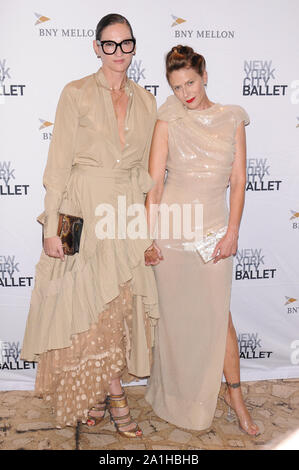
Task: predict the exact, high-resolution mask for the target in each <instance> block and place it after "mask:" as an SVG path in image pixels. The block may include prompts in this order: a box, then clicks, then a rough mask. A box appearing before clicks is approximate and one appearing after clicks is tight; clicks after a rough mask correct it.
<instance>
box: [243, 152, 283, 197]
mask: <svg viewBox="0 0 299 470" xmlns="http://www.w3.org/2000/svg"><path fill="white" fill-rule="evenodd" d="M269 178H270V165H269V161H268V158H248V159H247V185H246V191H279V190H280V185H281V183H282V180H270V179H269Z"/></svg>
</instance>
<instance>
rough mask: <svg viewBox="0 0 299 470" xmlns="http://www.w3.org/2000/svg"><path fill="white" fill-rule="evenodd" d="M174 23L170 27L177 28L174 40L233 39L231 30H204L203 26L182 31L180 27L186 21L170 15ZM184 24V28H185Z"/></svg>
mask: <svg viewBox="0 0 299 470" xmlns="http://www.w3.org/2000/svg"><path fill="white" fill-rule="evenodd" d="M171 17H172V19H173V20H174V22H172V24H171V27H175V26H176V27H177V29H174V30H173V31H174V37H175V38H176V39H178V38H180V39H181V38H182V39H185V38H187V39H234V37H235V31H234V30H231V29H210V28H205V27H203V25H198V24H196V25H192V26H190V29H183V28H180V26H181V25H182V24H183V23H186V22H187V20H185V19H183V18H181V17H179V16H174V15H171ZM185 26H186V25H185V24H184V26H183V27H184V28H185Z"/></svg>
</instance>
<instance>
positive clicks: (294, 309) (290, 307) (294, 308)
mask: <svg viewBox="0 0 299 470" xmlns="http://www.w3.org/2000/svg"><path fill="white" fill-rule="evenodd" d="M285 299H286V302H285V304H284V305H285V306H286V313H287V314H294V313H299V306H298V305H296V303H297V304H298V299H295V298H294V297H287V296H286V295H285ZM294 304H295V305H294Z"/></svg>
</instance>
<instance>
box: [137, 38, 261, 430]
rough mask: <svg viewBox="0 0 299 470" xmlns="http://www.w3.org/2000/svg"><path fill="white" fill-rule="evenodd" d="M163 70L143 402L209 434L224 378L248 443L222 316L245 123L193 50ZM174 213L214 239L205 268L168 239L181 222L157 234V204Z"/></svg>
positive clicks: (228, 324) (177, 51) (154, 151)
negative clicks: (156, 310)
mask: <svg viewBox="0 0 299 470" xmlns="http://www.w3.org/2000/svg"><path fill="white" fill-rule="evenodd" d="M166 68H167V78H168V81H169V83H170V85H171V87H172V89H173V91H174V95H173V96H170V97H169V98H168V99H167V100H166V102H165V103H164V104H163V105H162V106H161V107H160V109H159V111H158V121H157V124H156V127H155V131H154V136H153V142H152V148H151V153H150V162H149V172H150V175H151V176H152V178H153V179H154V181H155V182H156V184H155V186H154V187H153V189H151V191H149V193H148V195H147V199H146V207H147V212H148V214H150V210H151V207H154V206H152V205H153V204H156V205H159V204H160V207H159V212H158V217H157V218H156V225H155V223H154V222H155V214H154V212H153V213H152V214H151V217H152V218H151V219H149V223H150V228H151V233H152V236H153V235H154V233H155V230H157V232H156V233H157V237H156V238H157V239H158V242H157V243H156V242H154V243H153V246H152V249H149V250H148V251H147V254H146V260H147V263H148V264H152V265H155V274H156V280H157V286H158V294H159V305H160V315H161V318H160V320H159V323H158V326H157V337H156V341H155V348H154V362H153V370H152V373H151V377H150V381H149V387H148V390H147V394H146V399H147V400H148V401H149V403H151V405H152V406H153V409H154V411H155V412H156V413H157V414H158V415H159V416H160V417H161V418H163V419H165V420H167V421H169V422H171V423H174V424H176V425H178V426H182V427H184V428H188V429H195V430H203V429H207V428H209V427H210V425H211V423H212V420H213V417H214V413H215V408H216V404H217V397H218V393H219V389H220V385H221V379H222V373H223V371H224V374H225V377H226V380H227V384H228V389H227V391H226V395H225V400H226V402H227V404H228V405H230V406H231V407H232V408H234V410H235V411H236V413H237V415H238V418H239V423H240V426H241V428H242V429H243V430H244V431H246V432H247V433H249V434H251V435H256V434H257V433H258V427H257V426H256V425H255V424H254V423H253V422H252V420H251V417H250V415H249V413H248V410H247V408H246V406H245V404H244V401H243V398H242V393H241V388H240V366H239V353H238V344H237V338H236V333H235V330H234V327H233V324H232V320H231V316H230V314H229V310H230V296H231V281H232V266H233V258H232V255H233V254H235V253H236V250H237V239H238V231H239V224H240V220H241V214H242V210H243V204H244V189H245V182H246V174H245V170H246V144H245V130H244V124H248V122H249V118H248V115H247V113H246V112H245V111H244V109H243V108H241V107H240V106H234V105H221V104H219V103H212V102H211V101H210V100H209V99H208V97H207V95H206V91H205V84H206V82H207V73H206V69H205V60H204V58H203V57H202V56H201V55H199V54H196V53H195V52H194V51H193V49H192V48H189V47H187V46H186V47H183V46H177V47H175V48H173V49H172V51H170V52H169V53H168V55H167V59H166ZM165 169H166V170H167V179H166V182H165V178H164V176H165ZM228 185H229V186H230V210H229V211H228V208H227V204H226V190H227V187H228ZM172 204H177V205H178V206H179V207H181V208H183V204H189V205H190V207H191V208H192V210H193V219H192V220H193V222H192V223H193V225H192V230H193V232H194V234H195V233H196V230H202V235H203V236H204V237H205V236H206V235H207V234H208V233H210V232H217V231H219V233H221V231H222V235H221V237H220V238H219V241H218V243H217V244H216V246H215V245H214V247H215V248H214V250H213V251H214V253H212V256H213V257H214V259H213V260H210V261H208V262H204V261H203V259H202V258H201V256H200V255H199V253H198V252H197V251H196V246H197V245H196V243H195V241H196V240H195V241H190V239H189V238H188V237H187V236H186V235H185V233H184V232H183V234H182V235H181V236H180V237H178V235H177V234H175V232H174V228H176V229H177V228H181V229H183V224H184V223H185V222H186V221H184V222H183V223H182V221H183V216H182V219H181V222H180V223H179V225H177V224H176V225H175V222H174V221H175V219H174V217H172V218H168V222H169V236H167V237H166V235H164V236H163V235H162V226H163V220H162V219H163V217H164V216H165V212H164V215H162V214H163V213H162V205H167V206H168V207H169V208H170V206H171V205H172ZM197 204H198V205H200V207H201V208H202V209H203V217H202V220H200V219H197V220H196V219H195V207H196V205H197ZM181 213H182V214H183V215H184V213H183V210H182V212H181ZM198 221H199V222H198ZM165 222H167V220H165V219H164V223H165ZM180 224H181V226H180ZM196 224H197V225H196ZM226 227H227V228H226Z"/></svg>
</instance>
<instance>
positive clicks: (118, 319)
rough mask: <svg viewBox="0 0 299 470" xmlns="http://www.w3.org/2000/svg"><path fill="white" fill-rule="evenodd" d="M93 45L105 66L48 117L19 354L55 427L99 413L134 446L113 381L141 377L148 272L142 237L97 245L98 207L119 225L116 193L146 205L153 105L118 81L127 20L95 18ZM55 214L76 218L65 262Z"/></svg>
mask: <svg viewBox="0 0 299 470" xmlns="http://www.w3.org/2000/svg"><path fill="white" fill-rule="evenodd" d="M96 39H97V40H95V41H94V50H95V52H96V54H97V56H98V57H100V58H101V60H102V67H101V68H100V69H99V70H98V71H97V72H96V73H94V74H92V75H89V76H87V77H84V78H82V79H80V80H75V81H72V82H70V83H68V84H67V85H66V86H65V88H64V89H63V91H62V94H61V97H60V100H59V103H58V107H57V111H56V117H55V125H54V132H53V137H52V141H51V144H50V149H49V155H48V161H47V165H46V169H45V173H44V185H45V187H46V196H45V211H44V212H43V213H42V214H41V215H40V216H39V217H38V220H39V221H40V222H41V223H42V224H43V228H44V245H43V250H42V253H41V257H40V260H39V262H38V263H37V265H36V273H35V286H34V290H33V292H32V297H31V304H30V312H29V316H28V320H27V325H26V332H25V337H24V342H23V348H22V353H21V357H22V358H23V359H24V360H28V361H38V363H39V364H38V370H37V377H36V384H35V391H36V393H37V394H38V395H39V396H42V397H43V398H44V399H45V400H46V401H47V402H48V403H49V404H51V405H52V408H53V411H54V412H55V414H56V418H57V427H64V426H66V425H71V426H73V425H76V424H77V421H81V422H82V423H86V422H87V424H89V425H94V424H97V423H98V422H99V421H100V420H101V419H102V418H103V416H104V414H105V411H106V408H108V410H109V412H110V416H111V419H112V420H113V421H114V423H115V426H116V429H117V431H118V432H120V433H121V434H122V435H124V436H127V437H136V436H140V435H141V434H142V431H141V430H140V428H139V427H138V425H137V424H136V423H135V422H133V421H132V420H131V418H130V414H129V408H128V405H127V401H126V398H125V395H124V391H123V389H122V387H121V382H120V379H121V378H122V381H125V382H129V381H131V380H134V379H136V377H145V376H148V375H149V373H150V367H151V347H152V337H153V335H152V329H153V326H154V324H155V322H156V319H157V318H158V308H157V291H156V284H155V278H154V273H153V270H152V269H153V268H152V267H150V266H145V262H144V251H145V250H146V249H147V248H148V247H149V246H150V244H151V240H149V239H148V238H146V237H144V238H143V239H142V238H139V239H138V238H137V239H133V238H130V237H124V236H123V233H122V236H118V235H117V234H118V225H117V224H116V230H115V232H116V236H115V238H113V237H111V238H108V237H107V238H104V237H102V238H99V230H98V224H99V221H100V218H99V217H98V215H99V214H100V211H99V209H101V208H102V207H106V206H101V204H106V205H107V207H108V206H109V207H110V208H111V207H112V209H113V210H114V212H115V215H116V221H117V220H118V218H117V217H118V197H119V196H122V198H125V200H126V204H127V207H129V205H130V204H134V203H135V204H136V203H137V204H141V205H142V206H143V207H144V199H145V193H147V191H148V190H149V189H150V188H151V186H152V185H153V181H152V179H151V178H150V176H149V174H148V172H147V169H148V153H149V147H150V142H151V137H152V132H153V128H154V124H155V121H156V102H155V98H154V97H153V95H151V93H149V92H148V91H146V90H144V89H143V88H142V87H140V86H139V85H137V84H135V83H134V82H133V81H131V80H129V79H128V78H127V76H126V71H127V69H128V67H129V65H130V63H131V60H132V56H133V55H134V54H135V39H134V36H133V32H132V29H131V26H130V24H129V23H128V21H127V20H126V18H124V17H122V16H121V15H115V14H111V15H107V16H105V17H104V18H102V20H101V21H100V22H99V24H98V26H97V34H96ZM122 201H123V199H122ZM59 213H64V214H70V215H74V216H78V217H82V218H83V220H84V222H83V230H82V234H81V240H80V248H79V253H76V254H75V255H73V256H67V255H64V253H63V250H62V246H61V239H60V238H59V237H58V236H57V227H58V217H59ZM120 215H121V216H122V217H123V216H125V215H126V214H123V213H122V214H120Z"/></svg>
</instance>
